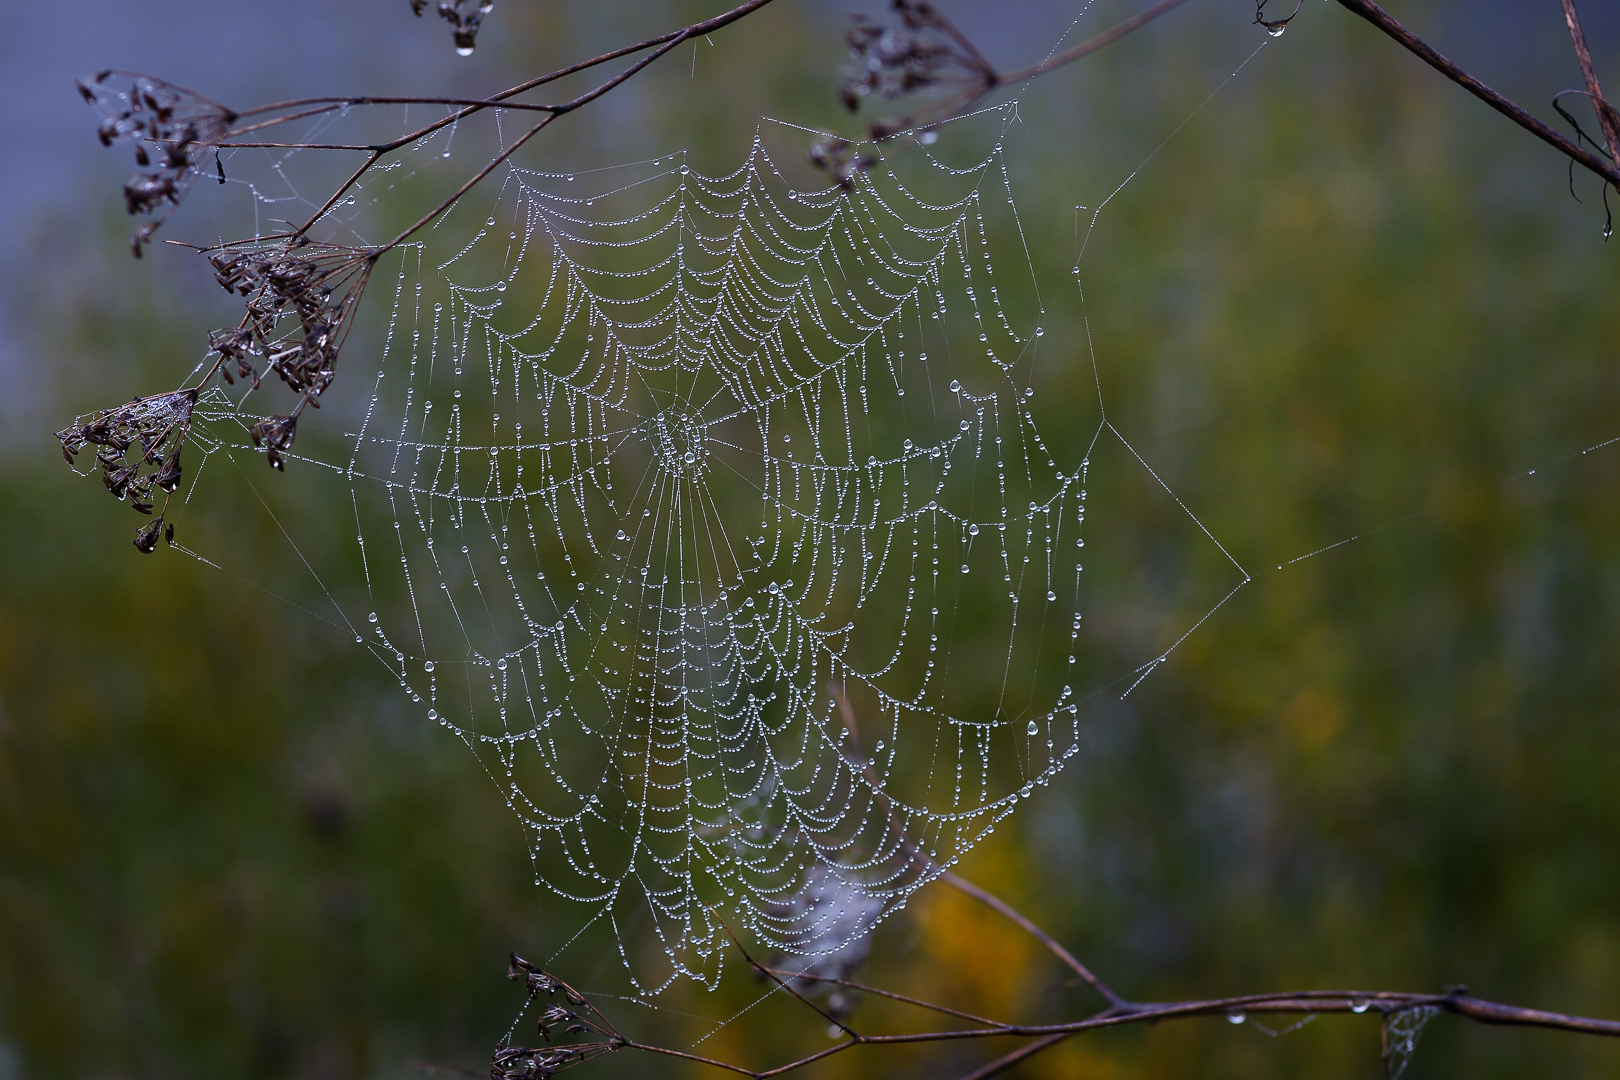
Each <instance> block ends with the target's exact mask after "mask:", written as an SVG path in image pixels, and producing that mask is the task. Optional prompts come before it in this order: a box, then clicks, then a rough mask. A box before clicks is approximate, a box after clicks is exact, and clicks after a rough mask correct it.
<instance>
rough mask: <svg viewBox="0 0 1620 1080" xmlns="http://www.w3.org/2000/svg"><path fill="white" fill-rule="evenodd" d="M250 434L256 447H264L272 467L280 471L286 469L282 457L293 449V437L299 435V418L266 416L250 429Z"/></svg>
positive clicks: (265, 454) (266, 457)
mask: <svg viewBox="0 0 1620 1080" xmlns="http://www.w3.org/2000/svg"><path fill="white" fill-rule="evenodd" d="M248 434H249V435H251V436H252V437H253V445H254V446H262V447H264V456H265V459H266V460H267V461H269V462H270V467H271V468H272V469H276V470H278V471H280V470H282V469H284V468H285V467H286V466H285V465H284V464H283V459H282V455H283V454H285V453H286V452H287V451H288V450H291V449H292V444H293V437H294V436H295V435H297V434H298V417H296V416H266V417H265V418H264V419H262V420H260V421H259V422H258V423H256V424H254V425H253V426H252V427H250V428H248Z"/></svg>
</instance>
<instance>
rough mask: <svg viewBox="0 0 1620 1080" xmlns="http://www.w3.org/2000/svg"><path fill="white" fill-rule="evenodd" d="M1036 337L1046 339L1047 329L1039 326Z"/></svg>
mask: <svg viewBox="0 0 1620 1080" xmlns="http://www.w3.org/2000/svg"><path fill="white" fill-rule="evenodd" d="M1035 336H1036V337H1045V336H1046V327H1044V326H1037V327H1036V328H1035Z"/></svg>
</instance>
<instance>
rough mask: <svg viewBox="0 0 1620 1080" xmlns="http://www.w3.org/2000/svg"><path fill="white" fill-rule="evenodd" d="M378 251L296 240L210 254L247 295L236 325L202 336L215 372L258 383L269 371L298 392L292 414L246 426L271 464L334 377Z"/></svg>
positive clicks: (218, 273) (222, 277)
mask: <svg viewBox="0 0 1620 1080" xmlns="http://www.w3.org/2000/svg"><path fill="white" fill-rule="evenodd" d="M376 257H377V252H376V251H374V250H371V249H367V248H348V247H340V246H338V245H334V244H317V243H313V242H309V241H305V240H302V239H297V238H295V239H293V240H288V241H284V242H282V243H279V244H275V245H273V246H270V247H265V248H255V249H252V250H247V251H237V252H235V253H232V254H225V253H223V252H215V253H213V254H210V255H209V257H208V261H209V263H210V264H211V265H212V266H213V268H214V277H215V280H217V281H218V282H219V283H220V285H221V287H223V288H224V289H225V290H226V291H227V292H232V293H236V294H238V295H240V296H243V297H246V298H247V315H246V317H245V318H244V319H243V320H242V324H241V325H240V326H237V327H234V328H228V329H221V330H215V331H213V332H211V333H210V334H209V335H208V347H209V348H210V349H211V350H213V352H214V353H215V354H216V355H217V356H218V357H219V363H218V371H219V374H220V378H222V379H224V380H225V381H226V382H227V383H234V382H235V381H236V379H238V378H243V379H247V380H248V381H249V383H250V384H251V386H252V387H253V388H254V389H258V386H259V380H260V379H261V378H262V377H264V376H265V375H266V374H268V373H269V372H272V371H273V372H275V373H276V375H277V376H278V377H280V379H281V381H282V382H284V383H286V384H287V387H288V388H289V389H290V390H292V391H293V392H295V393H297V394H298V395H299V399H298V404H297V405H296V406H295V407H294V408H293V410H292V411H291V413H289V414H288V415H286V416H279V417H278V416H271V417H266V418H265V419H263V420H261V421H260V422H259V423H258V424H255V425H254V427H253V429H252V431H253V441H254V443H255V445H262V446H264V447H265V457H266V458H267V460H268V461H269V462H270V464H271V465H272V466H273V467H274V468H277V469H280V468H282V467H283V465H284V459H283V454H284V453H285V452H286V450H287V449H288V448H290V447H291V446H292V440H293V435H294V429H295V426H296V424H297V420H298V417H299V416H300V415H301V414H302V413H303V411H304V409H305V407H306V406H313V407H315V408H319V407H320V404H321V402H320V398H321V395H322V394H323V393H325V392H326V389H327V387H328V386H330V385H331V383H332V380H333V378H334V377H335V376H336V367H337V358H338V352H339V350H340V349H341V348H342V347H343V340H344V338H345V336H346V335H347V334H348V330H349V326H350V325H351V323H352V318H353V315H354V310H355V308H356V306H357V305H358V304H359V302H360V297H361V294H362V293H364V291H365V287H366V281H367V280H368V279H369V278H370V276H371V268H372V266H373V264H374V263H375V261H376Z"/></svg>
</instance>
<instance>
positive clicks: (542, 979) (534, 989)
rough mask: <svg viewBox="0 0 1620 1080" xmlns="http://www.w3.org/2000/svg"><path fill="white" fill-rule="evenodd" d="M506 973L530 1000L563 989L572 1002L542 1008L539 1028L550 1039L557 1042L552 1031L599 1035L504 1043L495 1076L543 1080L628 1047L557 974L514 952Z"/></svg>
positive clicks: (493, 1065) (492, 1064)
mask: <svg viewBox="0 0 1620 1080" xmlns="http://www.w3.org/2000/svg"><path fill="white" fill-rule="evenodd" d="M506 974H507V978H509V979H512V980H513V981H514V982H522V983H523V985H524V988H525V989H526V990H527V991H528V992H529V997H530V999H531V1000H532V999H534V998H537V997H539V996H540V995H541V994H545V995H546V996H548V997H551V996H554V995H556V994H558V993H559V992H560V993H561V994H562V996H563V999H564V1000H565V1001H566V1002H567V1004H566V1005H563V1004H560V1003H556V1002H548V1003H547V1004H546V1007H545V1008H544V1009H542V1010H541V1012H540V1017H539V1020H538V1021H537V1023H536V1027H537V1029H538V1030H539V1032H540V1036H541V1038H543V1039H545V1040H546V1042H547V1043H550V1042H551V1041H552V1037H553V1035H556V1036H557V1037H559V1038H560V1037H563V1036H567V1035H594V1036H597V1038H595V1039H593V1040H592V1041H589V1042H581V1043H574V1044H573V1045H570V1046H549V1045H548V1046H544V1047H531V1046H508V1047H504V1048H502V1049H500V1050H497V1051H495V1056H494V1058H493V1059H492V1060H491V1062H490V1070H489V1075H490V1080H543V1078H544V1077H548V1076H553V1075H555V1074H556V1073H558V1072H560V1071H562V1070H563V1069H566V1068H568V1067H569V1066H571V1065H578V1064H580V1063H581V1062H585V1061H589V1060H591V1059H592V1058H594V1057H600V1056H602V1055H603V1054H611V1053H612V1052H613V1051H615V1050H619V1049H622V1048H623V1047H624V1046H626V1045H627V1043H626V1041H625V1038H624V1036H622V1035H620V1034H619V1033H618V1032H617V1031H616V1030H614V1028H613V1026H612V1025H611V1024H609V1023H608V1022H607V1018H606V1017H604V1016H602V1014H601V1013H599V1012H597V1011H596V1009H594V1008H592V1007H591V1006H590V1005H589V1004H588V1003H587V1002H586V1001H585V999H584V997H582V996H581V995H580V994H579V992H578V991H577V990H575V989H574V988H573V987H571V986H569V985H568V984H567V983H565V982H563V981H562V980H561V979H559V978H557V977H556V976H555V975H551V974H549V973H548V972H546V971H543V970H542V969H540V968H539V967H537V966H535V965H534V964H531V963H530V962H529V961H527V960H525V959H523V958H522V957H521V956H519V955H517V954H516V953H512V954H511V964H510V966H509V967H508V968H507V973H506Z"/></svg>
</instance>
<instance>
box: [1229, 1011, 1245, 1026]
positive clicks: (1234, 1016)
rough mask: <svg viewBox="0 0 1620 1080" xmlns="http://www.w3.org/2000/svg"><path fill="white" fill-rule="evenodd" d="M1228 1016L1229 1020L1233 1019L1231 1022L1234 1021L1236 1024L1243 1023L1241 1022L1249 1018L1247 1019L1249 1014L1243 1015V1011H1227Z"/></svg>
mask: <svg viewBox="0 0 1620 1080" xmlns="http://www.w3.org/2000/svg"><path fill="white" fill-rule="evenodd" d="M1226 1018H1227V1019H1228V1020H1229V1021H1231V1022H1232V1023H1234V1024H1241V1023H1243V1021H1245V1020H1247V1019H1248V1017H1247V1016H1244V1015H1243V1014H1242V1013H1240V1012H1230V1013H1227V1014H1226Z"/></svg>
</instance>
